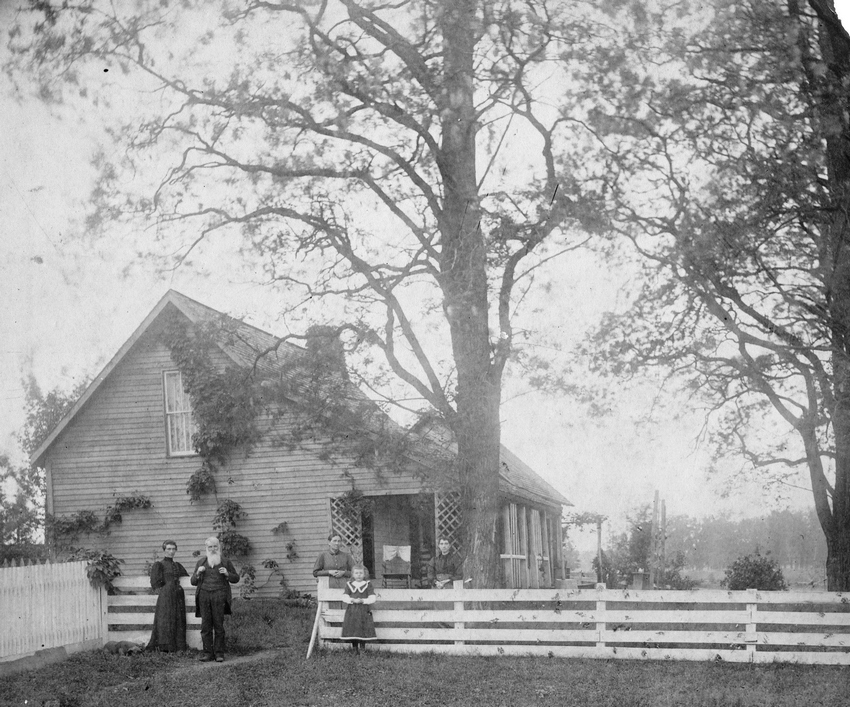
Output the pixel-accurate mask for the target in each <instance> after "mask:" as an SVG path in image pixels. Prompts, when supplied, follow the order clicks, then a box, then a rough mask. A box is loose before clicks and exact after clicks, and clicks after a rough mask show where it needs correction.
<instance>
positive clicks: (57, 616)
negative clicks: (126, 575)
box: [0, 562, 106, 661]
mask: <svg viewBox="0 0 850 707" xmlns="http://www.w3.org/2000/svg"><path fill="white" fill-rule="evenodd" d="M105 596H106V595H105V592H101V591H100V590H99V589H95V588H93V587H92V586H91V584H89V581H88V578H87V577H86V563H85V562H64V563H57V564H52V563H51V564H44V565H42V564H31V565H22V566H11V567H10V566H4V567H0V661H6V660H14V659H16V658H22V657H26V656H30V655H33V654H34V653H36V652H38V651H42V650H46V649H50V648H60V647H64V648H65V649H66V651H67V652H69V653H72V652H75V651H78V650H87V649H90V648H96V647H98V646H100V645H103V640H102V637H103V631H104V626H105V623H104V622H105V618H106V599H105Z"/></svg>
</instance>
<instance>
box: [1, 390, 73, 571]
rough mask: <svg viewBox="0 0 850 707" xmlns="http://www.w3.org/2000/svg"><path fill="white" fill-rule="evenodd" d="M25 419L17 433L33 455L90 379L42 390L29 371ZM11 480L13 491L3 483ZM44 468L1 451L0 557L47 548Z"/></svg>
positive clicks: (35, 554) (23, 555) (38, 552)
mask: <svg viewBox="0 0 850 707" xmlns="http://www.w3.org/2000/svg"><path fill="white" fill-rule="evenodd" d="M22 385H23V388H24V405H25V413H26V419H25V422H24V426H23V428H22V429H21V431H20V432H19V434H18V435H17V440H18V443H19V444H20V446H21V451H22V452H23V453H24V454H25V455H26V456H28V457H29V456H30V455H32V454H33V452H35V450H36V449H38V447H39V446H40V445H41V443H42V442H43V441H44V440H45V439H46V438H47V436H48V435H49V434H50V432H52V430H53V428H54V427H55V426H56V424H57V423H58V422H59V421H60V420H61V419H62V418H63V417H64V416H65V414H66V413H67V412H68V410H70V408H71V407H72V406H73V404H74V403H75V402H76V400H77V398H78V397H79V396H80V394H81V393H82V392H83V390H84V389H85V387H86V385H87V383H86V382H85V381H82V382H80V383H79V384H78V385H77V386H76V387H74V388H73V389H72V390H71V391H69V392H64V391H61V390H59V389H54V390H51V391H49V392H48V393H43V392H42V391H41V388H40V387H39V385H38V382H37V381H36V379H35V378H34V377H33V376H32V375H29V376H27V377H26V378H24V380H23V381H22ZM7 481H8V482H11V486H12V488H13V489H14V495H7V493H6V492H5V491H4V489H3V486H4V484H5V482H7ZM44 494H45V474H44V469H42V468H40V467H38V466H35V465H34V464H27V465H24V466H16V465H15V464H13V463H12V462H11V461H10V459H9V457H7V456H5V455H0V546H2V550H0V555H2V557H0V560H2V559H3V558H10V559H11V558H16V559H20V558H38V557H41V556H43V555H44V553H45V548H44V547H43V546H42V545H41V543H40V542H39V539H40V535H41V533H42V531H44V530H45V524H46V522H47V521H46V519H45V512H44Z"/></svg>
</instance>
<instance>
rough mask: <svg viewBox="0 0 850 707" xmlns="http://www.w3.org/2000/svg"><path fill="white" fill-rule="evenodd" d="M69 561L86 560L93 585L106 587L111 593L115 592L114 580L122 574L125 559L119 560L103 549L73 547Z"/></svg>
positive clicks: (87, 571)
mask: <svg viewBox="0 0 850 707" xmlns="http://www.w3.org/2000/svg"><path fill="white" fill-rule="evenodd" d="M68 560H69V561H75V560H86V561H87V562H88V565H87V566H86V575H87V576H88V578H89V582H90V583H91V585H92V586H93V587H106V591H107V592H108V593H109V594H114V593H115V587H114V586H113V585H112V580H113V579H115V578H116V577H119V576H121V567H120V566H121V565H123V564H124V560H119V559H118V558H116V557H114V556H113V555H112V554H110V553H108V552H105V551H103V550H92V549H89V548H71V554H70V555H69V556H68Z"/></svg>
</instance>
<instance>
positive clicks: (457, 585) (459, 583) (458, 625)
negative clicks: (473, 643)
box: [452, 579, 466, 646]
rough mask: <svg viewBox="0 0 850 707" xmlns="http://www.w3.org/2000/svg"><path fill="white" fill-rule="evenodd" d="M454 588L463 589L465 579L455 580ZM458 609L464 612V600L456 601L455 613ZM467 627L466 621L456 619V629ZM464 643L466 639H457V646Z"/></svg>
mask: <svg viewBox="0 0 850 707" xmlns="http://www.w3.org/2000/svg"><path fill="white" fill-rule="evenodd" d="M452 589H454V590H455V591H457V590H459V589H463V580H462V579H456V580H454V582H452ZM458 611H459V612H461V613H463V602H462V601H456V602H455V613H457V612H458ZM465 627H466V622H464V621H455V630H456V631H457V630H460V629H463V628H465ZM463 644H464V641H462V640H460V641H455V645H456V646H462V645H463Z"/></svg>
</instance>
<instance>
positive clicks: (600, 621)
mask: <svg viewBox="0 0 850 707" xmlns="http://www.w3.org/2000/svg"><path fill="white" fill-rule="evenodd" d="M604 591H605V585H604V584H602V585H600V584H597V585H596V647H597V648H605V638H604V634H605V599H603V598H601V597H602V596H604V595H603V594H602V592H604Z"/></svg>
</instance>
